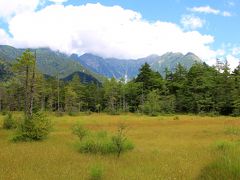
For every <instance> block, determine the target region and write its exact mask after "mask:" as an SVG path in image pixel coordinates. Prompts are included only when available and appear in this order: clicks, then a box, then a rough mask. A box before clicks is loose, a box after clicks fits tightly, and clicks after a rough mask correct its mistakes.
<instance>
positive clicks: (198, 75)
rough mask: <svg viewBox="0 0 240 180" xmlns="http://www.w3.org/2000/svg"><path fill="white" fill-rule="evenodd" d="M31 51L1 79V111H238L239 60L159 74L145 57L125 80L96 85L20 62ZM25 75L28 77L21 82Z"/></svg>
mask: <svg viewBox="0 0 240 180" xmlns="http://www.w3.org/2000/svg"><path fill="white" fill-rule="evenodd" d="M31 56H33V54H31V52H29V51H26V52H25V53H24V54H23V55H22V58H21V61H20V60H19V61H18V64H17V65H16V66H18V70H15V71H14V74H15V76H13V77H12V78H11V79H9V80H8V81H3V82H1V83H0V111H2V110H11V111H14V110H16V111H22V110H25V111H26V109H28V108H26V106H31V107H32V109H33V111H38V110H43V111H61V112H63V111H64V112H80V111H93V112H100V111H106V112H110V113H112V114H116V113H119V112H142V113H146V114H149V115H156V114H158V113H214V114H222V115H240V66H238V67H237V68H236V69H235V70H234V71H233V72H230V70H229V67H228V64H227V63H226V64H225V65H224V67H223V68H222V69H221V70H220V69H217V68H216V67H214V66H213V67H210V66H208V65H207V64H205V63H196V64H194V65H193V66H192V67H191V68H190V69H189V70H187V69H185V68H184V67H183V66H182V65H180V64H179V65H178V66H177V67H176V69H175V71H174V72H170V71H168V70H167V69H166V73H165V77H164V78H163V77H162V76H161V75H160V74H159V73H158V72H154V71H152V70H151V69H150V66H149V65H148V64H147V63H146V64H144V65H143V66H142V67H141V69H140V70H139V74H138V76H137V77H136V78H135V79H133V80H131V81H129V82H127V83H126V82H125V80H124V79H121V80H116V79H114V78H112V79H109V80H105V82H103V83H102V85H99V84H94V83H90V84H83V83H81V80H80V78H79V76H77V75H76V76H74V77H73V79H72V80H71V81H68V82H64V81H61V80H59V79H58V78H57V75H56V78H55V77H44V76H43V75H42V74H41V73H39V72H38V71H37V70H35V69H32V67H34V66H32V64H31V62H30V64H27V66H26V64H25V65H23V64H24V62H23V61H24V59H27V58H30V59H31V58H32V57H31ZM28 66H29V69H28ZM14 67H15V66H14ZM21 68H23V69H24V71H23V70H22V69H21ZM33 71H34V74H35V75H34V76H35V77H34V79H35V80H34V81H35V82H34V84H35V85H34V89H33V87H32V83H33V82H32V80H31V78H33V77H32V76H33ZM23 76H24V77H25V78H24V79H25V80H26V77H27V78H28V80H27V81H28V82H27V81H25V82H23V78H22V77H23ZM26 98H27V99H26Z"/></svg>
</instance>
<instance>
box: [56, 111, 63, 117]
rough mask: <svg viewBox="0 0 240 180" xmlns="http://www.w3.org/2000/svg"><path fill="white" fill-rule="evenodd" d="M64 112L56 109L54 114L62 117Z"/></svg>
mask: <svg viewBox="0 0 240 180" xmlns="http://www.w3.org/2000/svg"><path fill="white" fill-rule="evenodd" d="M64 114H65V113H64V112H62V111H56V112H55V116H57V117H62V116H64Z"/></svg>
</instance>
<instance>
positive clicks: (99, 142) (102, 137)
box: [75, 127, 134, 157]
mask: <svg viewBox="0 0 240 180" xmlns="http://www.w3.org/2000/svg"><path fill="white" fill-rule="evenodd" d="M77 129H78V130H77V132H78V133H75V134H76V135H77V136H79V134H80V135H81V136H80V137H82V138H80V140H81V141H80V143H79V144H78V149H79V152H81V153H92V154H116V155H117V156H118V157H119V156H120V154H121V153H123V152H126V151H129V150H132V149H133V148H134V145H133V144H132V143H131V142H130V141H129V140H128V139H127V137H126V135H125V132H124V129H121V128H119V129H118V132H117V133H116V134H115V135H112V136H109V135H108V134H107V132H106V131H100V132H96V133H87V134H86V133H85V130H84V128H82V127H81V128H77ZM79 129H80V130H79ZM82 134H83V135H84V136H82ZM83 137H85V138H83Z"/></svg>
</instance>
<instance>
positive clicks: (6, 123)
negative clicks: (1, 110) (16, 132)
mask: <svg viewBox="0 0 240 180" xmlns="http://www.w3.org/2000/svg"><path fill="white" fill-rule="evenodd" d="M16 127H17V123H16V121H15V120H14V119H13V116H12V113H7V116H6V117H5V118H4V120H3V129H15V128H16Z"/></svg>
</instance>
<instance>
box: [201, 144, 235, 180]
mask: <svg viewBox="0 0 240 180" xmlns="http://www.w3.org/2000/svg"><path fill="white" fill-rule="evenodd" d="M239 145H240V144H239V142H237V141H235V142H232V141H220V142H217V143H216V148H217V150H220V151H217V152H215V156H216V159H215V160H214V161H213V162H211V163H209V164H208V165H207V166H206V167H205V168H203V169H202V171H201V174H200V176H199V178H198V179H201V180H208V179H211V180H226V179H232V180H238V179H240V156H239V154H240V146H239Z"/></svg>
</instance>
